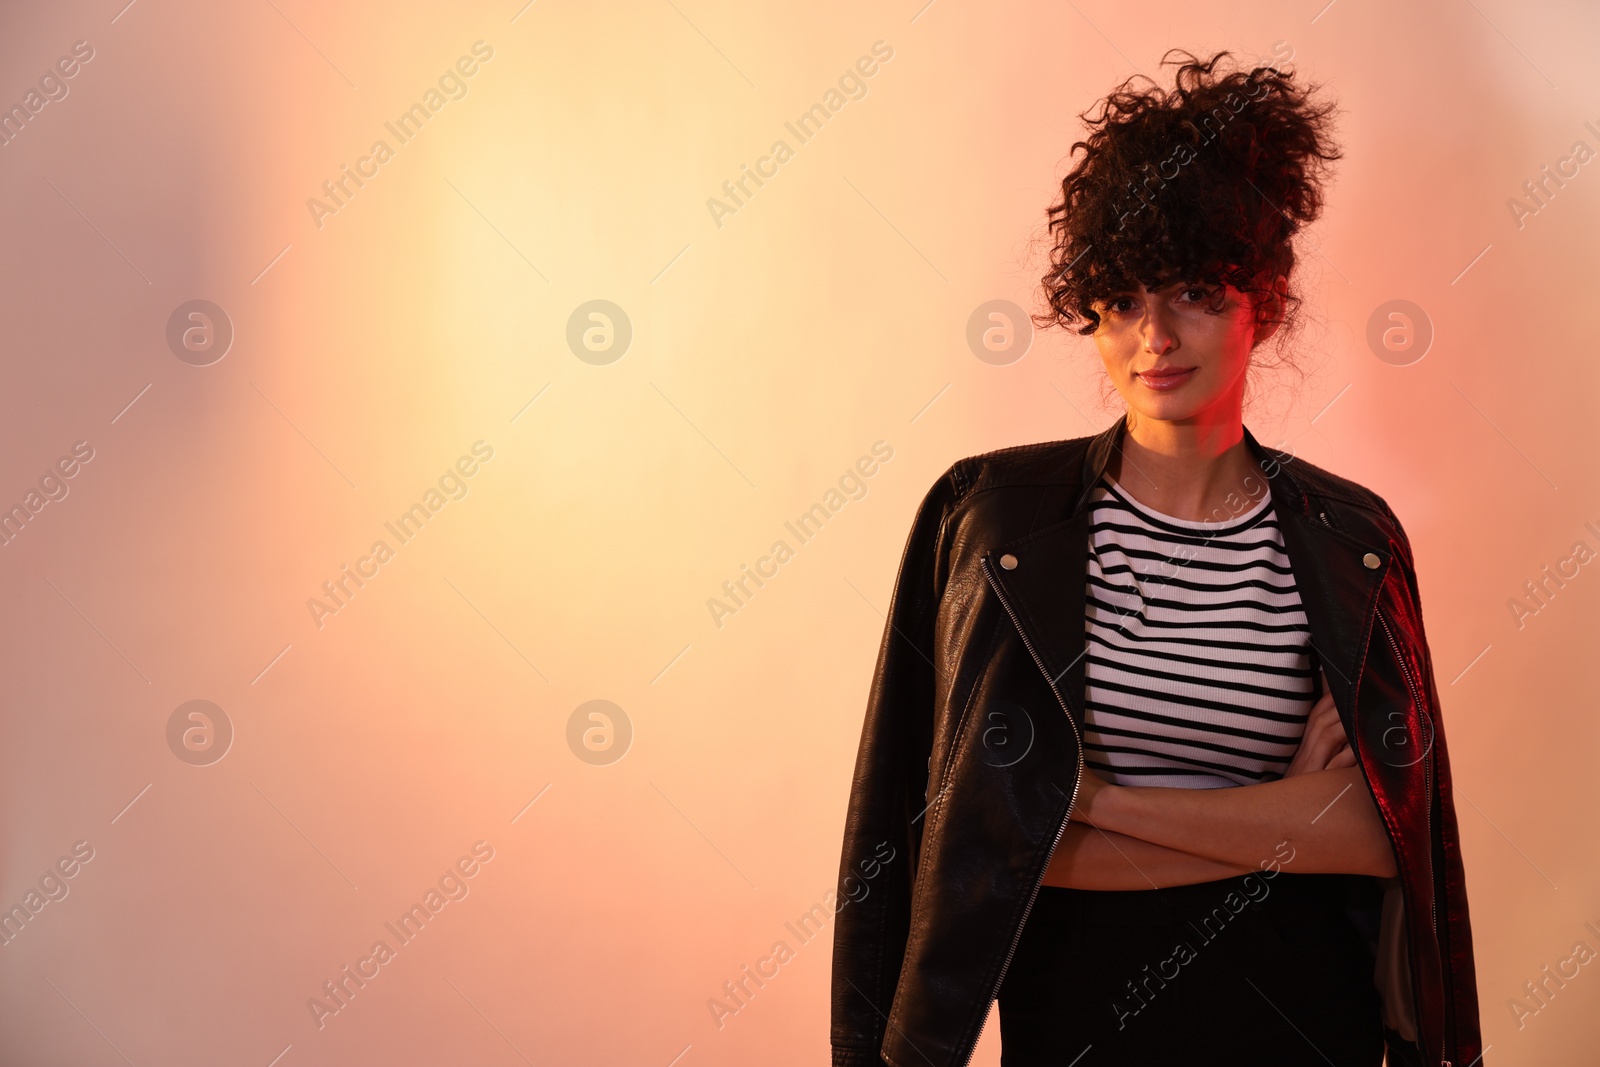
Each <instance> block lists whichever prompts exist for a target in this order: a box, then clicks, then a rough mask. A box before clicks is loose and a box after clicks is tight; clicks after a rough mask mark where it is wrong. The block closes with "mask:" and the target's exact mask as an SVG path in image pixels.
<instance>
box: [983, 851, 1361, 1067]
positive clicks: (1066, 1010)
mask: <svg viewBox="0 0 1600 1067" xmlns="http://www.w3.org/2000/svg"><path fill="white" fill-rule="evenodd" d="M1356 877H1360V876H1356V875H1342V874H1290V873H1288V872H1287V871H1282V872H1279V873H1277V874H1275V875H1272V876H1271V877H1268V872H1257V873H1252V874H1245V875H1239V876H1237V877H1234V878H1225V879H1222V880H1220V881H1214V882H1200V883H1197V884H1194V885H1182V886H1171V887H1169V888H1165V889H1148V890H1128V891H1100V890H1087V889H1061V888H1057V887H1053V886H1045V887H1044V888H1042V889H1040V890H1039V896H1038V899H1037V900H1035V902H1034V907H1033V911H1032V912H1031V913H1030V914H1029V916H1028V919H1027V923H1026V925H1025V926H1024V928H1023V931H1022V938H1021V940H1020V942H1019V943H1018V945H1017V950H1016V954H1015V956H1014V957H1013V958H1012V961H1011V966H1010V968H1009V969H1008V970H1007V972H1006V976H1005V980H1004V982H1003V984H1002V985H1001V988H1000V995H999V1000H1000V1046H1001V1059H1000V1062H1001V1064H1002V1067H1034V1065H1036V1064H1040V1065H1042V1064H1049V1065H1050V1067H1112V1065H1115V1067H1128V1065H1138V1064H1145V1063H1150V1064H1157V1063H1183V1064H1210V1063H1217V1064H1229V1065H1231V1067H1250V1065H1253V1064H1262V1065H1271V1067H1297V1065H1299V1064H1307V1065H1315V1067H1328V1065H1329V1064H1332V1065H1333V1067H1380V1065H1381V1064H1382V1063H1383V1054H1384V1046H1383V1026H1382V1016H1381V1005H1380V1003H1379V999H1378V992H1377V989H1376V988H1375V987H1374V985H1373V977H1372V972H1373V956H1372V952H1371V950H1370V949H1369V948H1368V946H1367V943H1366V942H1365V940H1364V939H1363V938H1362V936H1361V934H1360V933H1359V932H1358V931H1357V928H1356V927H1355V925H1354V924H1353V923H1352V921H1351V919H1350V917H1349V915H1348V914H1347V912H1346V900H1347V896H1346V890H1347V888H1348V886H1347V883H1348V880H1349V879H1351V878H1356Z"/></svg>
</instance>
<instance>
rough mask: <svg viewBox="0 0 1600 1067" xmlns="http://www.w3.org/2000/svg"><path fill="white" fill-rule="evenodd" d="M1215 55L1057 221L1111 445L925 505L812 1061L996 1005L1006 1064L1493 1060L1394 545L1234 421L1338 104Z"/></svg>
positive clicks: (956, 1055) (1101, 164) (1328, 484)
mask: <svg viewBox="0 0 1600 1067" xmlns="http://www.w3.org/2000/svg"><path fill="white" fill-rule="evenodd" d="M1226 54H1227V53H1221V54H1219V55H1218V56H1216V57H1214V58H1213V59H1212V60H1211V61H1209V62H1200V61H1199V60H1197V59H1195V57H1193V56H1190V57H1189V59H1190V62H1188V63H1186V64H1184V65H1183V66H1181V67H1180V68H1179V70H1178V72H1177V87H1176V89H1175V91H1173V92H1171V93H1163V92H1162V91H1160V90H1159V89H1154V88H1152V89H1151V90H1149V91H1147V92H1144V93H1135V92H1131V91H1128V90H1127V88H1126V86H1124V88H1123V89H1122V90H1120V91H1118V92H1115V93H1113V94H1111V96H1109V97H1108V98H1107V100H1106V101H1105V106H1104V110H1103V111H1102V113H1101V115H1100V116H1099V117H1098V118H1095V119H1089V120H1088V121H1089V122H1090V125H1091V126H1094V127H1095V130H1094V132H1093V133H1092V134H1091V136H1090V138H1089V139H1088V140H1087V141H1086V142H1080V143H1079V144H1078V145H1075V146H1074V149H1077V148H1084V149H1086V152H1085V157H1084V159H1083V160H1082V161H1081V162H1080V163H1079V164H1078V166H1077V167H1076V168H1075V169H1074V170H1073V172H1072V173H1071V174H1069V175H1068V176H1067V177H1066V178H1065V179H1064V181H1063V183H1062V190H1063V196H1062V200H1061V202H1060V203H1059V204H1057V205H1055V206H1054V207H1052V208H1051V212H1050V218H1051V226H1052V230H1053V232H1054V233H1055V237H1056V240H1055V246H1054V249H1053V257H1052V268H1053V269H1052V271H1051V273H1050V274H1048V275H1046V277H1045V285H1046V290H1047V295H1048V298H1049V302H1050V305H1051V309H1052V315H1051V317H1050V319H1049V320H1048V321H1055V322H1060V323H1063V324H1082V326H1081V329H1080V332H1081V333H1084V334H1088V335H1092V337H1093V339H1094V343H1095V345H1096V348H1097V350H1098V352H1099V355H1100V357H1101V359H1102V361H1103V363H1104V365H1105V370H1106V381H1107V382H1108V383H1109V385H1110V386H1111V387H1114V388H1115V389H1116V391H1117V392H1118V393H1119V394H1120V395H1121V397H1122V399H1123V401H1124V402H1125V404H1126V408H1127V412H1126V414H1125V415H1124V417H1123V419H1122V420H1120V421H1119V422H1118V423H1117V424H1116V425H1114V426H1113V427H1111V428H1110V429H1108V430H1107V431H1105V432H1104V433H1101V434H1099V435H1097V436H1096V437H1094V438H1078V439H1074V440H1070V441H1064V442H1043V443H1040V444H1037V445H1024V446H1019V447H1016V448H1010V449H1002V450H1000V451H998V452H993V453H988V454H985V455H982V456H976V457H969V458H967V459H965V460H961V461H958V462H957V463H956V464H954V465H952V467H951V468H950V469H949V470H948V471H947V472H946V473H945V475H944V476H943V477H942V478H941V479H940V480H939V482H938V483H936V484H935V486H934V487H933V488H932V489H930V491H929V493H928V495H927V497H926V498H925V499H924V501H923V504H922V507H921V509H920V510H919V512H918V516H917V519H916V522H915V523H914V525H913V529H912V534H911V537H910V539H909V540H908V543H907V547H906V553H905V557H904V559H903V560H902V564H901V572H900V577H899V579H898V581H897V583H896V589H895V596H894V602H893V604H892V605H891V609H890V618H889V620H888V625H887V626H886V627H885V631H884V640H883V644H882V646H881V648H880V653H879V660H878V667H877V671H876V674H875V676H874V680H873V688H872V693H871V697H870V700H869V704H868V709H867V717H866V724H865V727H864V730H863V735H862V743H861V749H860V754H859V757H858V761H857V766H856V775H855V780H854V784H853V789H852V793H851V803H850V811H849V816H848V820H847V824H846V830H845V848H844V856H843V862H842V865H841V876H842V877H843V878H844V879H846V880H849V879H855V880H856V882H857V884H858V885H859V884H860V879H861V878H862V877H863V872H866V876H867V877H871V878H872V879H873V881H872V882H871V883H870V885H872V886H873V887H874V888H873V889H872V892H871V894H870V895H868V896H866V897H864V898H859V899H857V898H856V897H854V896H852V900H851V906H850V907H849V908H842V909H841V910H840V912H839V915H838V921H837V923H836V926H835V942H834V946H835V948H834V1001H833V1048H834V1063H835V1064H836V1065H842V1064H875V1063H878V1062H881V1061H882V1062H889V1063H891V1064H896V1065H898V1067H912V1065H913V1064H924V1063H928V1064H936V1065H939V1067H944V1065H945V1064H963V1063H965V1062H966V1059H967V1058H968V1057H970V1055H971V1050H972V1046H973V1045H974V1044H975V1043H976V1040H977V1036H978V1032H979V1030H980V1029H981V1027H982V1025H983V1018H984V1017H985V1016H986V1015H987V1010H988V1006H989V1004H990V1002H991V1000H992V999H993V998H995V997H998V1000H999V1007H1000V1027H1001V1048H1002V1063H1003V1064H1004V1065H1005V1067H1023V1065H1031V1064H1045V1063H1049V1064H1069V1063H1070V1064H1075V1065H1077V1067H1093V1065H1097V1064H1119V1065H1120V1064H1144V1063H1158V1062H1184V1063H1212V1062H1215V1063H1219V1064H1221V1063H1229V1064H1240V1065H1244V1064H1263V1065H1267V1064H1270V1065H1275V1067H1283V1065H1293V1064H1300V1063H1306V1064H1318V1065H1321V1064H1329V1063H1331V1064H1335V1065H1338V1067H1345V1065H1350V1067H1356V1065H1363V1067H1365V1065H1371V1067H1378V1065H1380V1064H1382V1063H1383V1062H1384V1057H1385V1053H1386V1051H1387V1054H1388V1057H1389V1063H1391V1064H1396V1065H1398V1064H1434V1065H1441V1067H1469V1065H1471V1067H1477V1065H1480V1064H1482V1062H1483V1061H1482V1059H1481V1053H1480V1046H1479V1040H1480V1039H1479V1034H1478V1019H1477V999H1476V991H1475V988H1474V981H1475V979H1474V972H1473V964H1472V949H1471V932H1470V924H1469V920H1468V914H1467V904H1466V892H1465V884H1464V871H1463V867H1462V863H1461V857H1460V844H1459V837H1458V834H1457V831H1456V825H1455V815H1454V807H1453V803H1452V802H1451V798H1450V790H1449V783H1450V777H1449V767H1448V757H1447V754H1446V751H1445V747H1444V736H1443V732H1442V728H1441V724H1440V723H1439V719H1438V695H1437V691H1436V688H1435V684H1434V680H1433V671H1432V664H1431V659H1430V657H1429V655H1428V650H1427V642H1426V637H1425V634H1424V632H1423V629H1422V622H1421V609H1420V602H1419V600H1418V597H1417V592H1416V578H1415V570H1414V566H1413V563H1412V559H1411V554H1410V546H1409V544H1408V542H1407V541H1406V538H1405V534H1404V531H1403V530H1402V528H1401V527H1400V524H1399V522H1398V520H1397V519H1395V517H1394V514H1393V512H1392V511H1391V510H1390V509H1389V507H1388V505H1387V504H1386V503H1385V502H1384V501H1383V500H1382V499H1381V498H1380V497H1378V496H1377V495H1376V494H1373V493H1372V492H1371V491H1370V490H1367V489H1365V488H1364V487H1361V486H1359V485H1357V484H1355V483H1353V482H1350V481H1348V480H1346V479H1343V478H1340V477H1338V476H1337V475H1333V474H1331V473H1330V472H1327V471H1325V470H1322V469H1321V468H1318V467H1315V466H1313V465H1312V464H1309V463H1306V462H1304V461H1302V460H1296V459H1294V458H1293V457H1292V456H1290V455H1288V454H1287V453H1283V452H1280V451H1278V450H1275V449H1266V448H1263V447H1262V446H1261V445H1260V444H1259V442H1257V441H1256V440H1255V438H1254V436H1253V435H1252V434H1250V432H1249V431H1248V430H1247V429H1246V428H1245V427H1244V425H1243V419H1242V410H1243V402H1244V390H1245V382H1246V376H1247V371H1248V370H1249V368H1250V367H1251V366H1252V364H1253V363H1255V362H1257V360H1258V356H1257V347H1258V346H1259V345H1260V344H1261V343H1262V342H1264V341H1266V340H1267V339H1268V338H1271V337H1273V336H1274V335H1275V334H1278V333H1279V331H1280V328H1282V327H1285V326H1291V327H1292V325H1293V315H1292V311H1293V309H1294V307H1295V306H1296V305H1297V304H1298V300H1297V298H1296V297H1295V295H1294V292H1293V289H1292V287H1291V286H1290V283H1289V279H1290V277H1291V275H1292V273H1293V266H1294V262H1295V257H1294V252H1293V250H1292V247H1291V238H1292V237H1293V235H1294V234H1295V232H1296V231H1297V230H1298V228H1299V227H1300V226H1302V225H1304V224H1305V223H1307V222H1309V221H1311V220H1312V219H1314V218H1315V217H1316V216H1317V215H1318V214H1319V213H1320V207H1321V192H1320V187H1319V184H1318V180H1317V177H1318V174H1317V172H1318V170H1319V168H1320V167H1321V166H1322V165H1323V164H1324V163H1326V162H1327V161H1329V160H1332V159H1336V158H1338V153H1337V152H1336V151H1335V150H1334V149H1333V148H1332V146H1331V145H1330V143H1329V141H1328V135H1327V132H1326V124H1327V117H1328V115H1329V114H1330V112H1331V110H1332V109H1331V107H1327V106H1318V105H1314V104H1313V103H1312V102H1311V101H1310V99H1309V96H1308V91H1307V90H1302V89H1300V88H1299V87H1297V86H1296V85H1295V84H1294V83H1293V79H1292V76H1291V75H1287V74H1283V73H1281V72H1279V71H1277V70H1275V69H1273V68H1256V69H1255V70H1252V71H1249V72H1236V73H1232V74H1227V75H1225V76H1223V75H1219V74H1217V73H1216V67H1217V64H1218V62H1219V60H1220V59H1221V58H1222V56H1224V55H1226ZM1281 339H1282V335H1280V341H1281ZM869 852H871V853H872V855H873V856H875V857H877V859H881V858H882V856H884V855H886V854H890V855H892V856H894V857H896V858H897V859H898V862H896V859H891V860H890V861H888V862H886V863H882V864H879V863H878V862H877V860H876V859H873V858H872V857H869V855H868V853H869ZM869 863H870V864H871V865H872V866H871V867H870V870H869V868H868V866H867V864H869ZM880 1056H881V1058H882V1060H881V1061H880V1059H879V1057H880Z"/></svg>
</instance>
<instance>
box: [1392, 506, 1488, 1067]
mask: <svg viewBox="0 0 1600 1067" xmlns="http://www.w3.org/2000/svg"><path fill="white" fill-rule="evenodd" d="M1384 511H1385V512H1386V513H1387V515H1388V517H1389V521H1390V523H1391V524H1392V525H1393V526H1394V531H1395V547H1396V559H1397V561H1398V562H1399V563H1400V565H1401V567H1402V569H1403V572H1404V574H1405V578H1406V586H1407V588H1408V589H1409V590H1410V592H1411V609H1412V614H1413V616H1414V617H1415V618H1416V620H1417V641H1418V643H1419V644H1420V645H1421V656H1422V676H1423V684H1424V685H1425V686H1426V687H1427V693H1428V706H1429V707H1431V708H1432V709H1433V711H1434V716H1433V750H1432V752H1433V767H1434V778H1433V782H1434V797H1433V804H1434V805H1435V811H1436V813H1437V816H1438V819H1439V831H1440V832H1439V842H1438V843H1437V844H1436V845H1435V856H1434V862H1435V864H1436V866H1437V867H1438V868H1439V869H1440V870H1442V871H1443V872H1444V884H1445V893H1446V898H1445V899H1444V900H1443V901H1440V903H1439V911H1440V921H1441V924H1442V925H1443V926H1444V929H1443V930H1442V931H1441V932H1442V933H1443V934H1444V937H1445V940H1446V944H1445V946H1444V951H1445V952H1446V953H1447V959H1448V964H1449V966H1448V967H1447V968H1446V972H1445V981H1446V982H1447V983H1449V989H1450V998H1449V1000H1450V1011H1451V1015H1452V1018H1451V1020H1450V1024H1451V1029H1452V1030H1453V1032H1454V1035H1455V1041H1456V1045H1457V1048H1456V1053H1457V1056H1458V1058H1459V1062H1462V1063H1476V1064H1477V1065H1478V1067H1483V1061H1482V1060H1481V1058H1480V1059H1476V1060H1475V1059H1474V1057H1479V1056H1481V1052H1482V1034H1481V1032H1480V1024H1479V1019H1478V983H1477V972H1476V967H1475V965H1474V961H1473V952H1472V924H1471V918H1470V916H1469V914H1468V909H1467V886H1466V868H1465V864H1464V862H1463V859H1462V856H1461V835H1460V831H1459V830H1458V828H1457V825H1456V809H1455V798H1454V789H1453V787H1452V781H1451V776H1450V754H1449V750H1448V748H1447V747H1446V745H1445V729H1444V710H1443V708H1442V706H1441V705H1440V703H1439V687H1438V683H1437V681H1436V679H1435V678H1434V673H1433V653H1432V651H1431V650H1430V649H1429V647H1428V636H1427V632H1426V631H1425V629H1424V627H1423V621H1422V594H1421V591H1420V590H1419V588H1418V586H1417V571H1416V563H1415V560H1414V559H1413V558H1412V555H1411V542H1410V540H1409V539H1408V538H1407V537H1406V532H1405V528H1404V527H1402V526H1401V525H1400V519H1399V518H1398V517H1397V516H1396V515H1395V513H1394V511H1393V509H1391V508H1390V507H1389V505H1388V504H1387V503H1384Z"/></svg>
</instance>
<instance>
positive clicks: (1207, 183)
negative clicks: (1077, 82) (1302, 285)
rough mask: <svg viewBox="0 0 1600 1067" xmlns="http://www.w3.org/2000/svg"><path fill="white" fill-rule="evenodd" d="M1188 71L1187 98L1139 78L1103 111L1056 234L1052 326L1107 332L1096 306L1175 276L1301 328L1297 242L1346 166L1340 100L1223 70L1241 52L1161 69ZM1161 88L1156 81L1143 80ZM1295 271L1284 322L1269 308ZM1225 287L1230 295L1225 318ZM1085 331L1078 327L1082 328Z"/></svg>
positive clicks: (1071, 177)
mask: <svg viewBox="0 0 1600 1067" xmlns="http://www.w3.org/2000/svg"><path fill="white" fill-rule="evenodd" d="M1174 54H1177V55H1179V56H1183V57H1187V59H1188V62H1186V63H1183V64H1182V65H1181V66H1179V67H1178V70H1177V74H1176V76H1175V78H1174V82H1175V85H1174V88H1173V89H1172V90H1171V91H1164V90H1162V89H1161V88H1160V87H1159V86H1157V85H1156V84H1155V83H1154V82H1151V83H1150V84H1151V87H1150V88H1149V89H1146V90H1143V91H1135V90H1134V89H1133V88H1131V87H1132V86H1133V85H1134V84H1135V82H1137V81H1139V80H1140V79H1141V78H1143V76H1142V75H1140V76H1135V77H1133V78H1129V79H1127V80H1126V81H1124V82H1123V83H1122V84H1121V85H1120V86H1118V87H1117V88H1116V89H1115V90H1114V91H1113V92H1111V93H1110V94H1109V95H1108V96H1107V97H1106V98H1105V99H1104V100H1103V101H1101V105H1102V106H1101V109H1100V113H1099V115H1097V116H1091V114H1090V112H1091V111H1093V110H1094V109H1093V108H1091V109H1090V110H1089V111H1085V112H1083V113H1081V114H1080V115H1079V116H1078V117H1079V118H1080V119H1082V120H1083V121H1084V122H1085V123H1086V124H1087V125H1088V126H1089V127H1090V129H1091V132H1090V134H1089V137H1088V139H1087V140H1083V141H1078V142H1076V143H1074V144H1073V146H1072V149H1071V152H1069V157H1070V156H1071V155H1073V154H1075V153H1076V152H1077V151H1078V150H1079V149H1082V150H1083V153H1084V156H1083V159H1082V160H1081V161H1079V162H1078V163H1077V164H1076V165H1075V166H1074V168H1073V169H1072V171H1071V172H1070V173H1069V174H1067V176H1066V177H1065V178H1063V179H1062V182H1061V199H1060V201H1059V202H1057V203H1055V204H1052V205H1051V207H1050V209H1049V212H1048V219H1049V230H1050V234H1051V238H1052V240H1053V242H1054V245H1053V247H1052V249H1051V254H1050V272H1049V273H1048V274H1046V275H1045V276H1044V277H1043V278H1042V279H1041V281H1042V283H1043V288H1044V293H1045V296H1046V298H1047V299H1048V302H1049V305H1050V312H1049V313H1048V314H1045V315H1040V316H1035V317H1034V321H1035V324H1036V325H1037V326H1039V327H1040V328H1041V329H1043V328H1046V327H1048V326H1051V325H1055V324H1059V325H1061V326H1063V327H1066V328H1073V327H1077V328H1076V331H1075V332H1077V333H1078V334H1080V335H1088V334H1092V333H1094V332H1095V331H1096V330H1097V329H1098V328H1099V324H1100V316H1099V314H1098V313H1097V312H1096V311H1095V310H1094V306H1093V305H1094V304H1096V303H1097V302H1099V301H1101V300H1104V299H1105V298H1106V297H1108V296H1110V295H1111V294H1113V293H1118V292H1126V291H1128V290H1132V289H1136V288H1138V287H1139V285H1145V286H1148V287H1150V288H1152V289H1154V288H1160V287H1161V286H1162V285H1164V284H1166V283H1168V282H1171V281H1176V280H1182V281H1186V282H1200V283H1206V284H1218V283H1225V284H1227V285H1231V286H1233V287H1234V288H1235V289H1237V290H1239V291H1241V292H1242V293H1247V294H1250V295H1251V296H1252V297H1253V305H1254V307H1255V309H1256V314H1257V322H1258V323H1262V322H1267V321H1276V322H1278V323H1280V324H1282V323H1285V322H1290V321H1292V320H1293V319H1294V318H1295V315H1294V312H1295V311H1296V310H1297V309H1298V307H1299V305H1300V303H1301V300H1300V297H1299V295H1298V293H1297V292H1296V291H1295V289H1294V287H1293V286H1292V285H1289V283H1288V280H1287V279H1288V278H1289V276H1290V275H1291V272H1292V270H1293V267H1294V265H1295V251H1294V247H1293V243H1292V239H1293V237H1294V236H1295V234H1296V233H1297V232H1298V231H1299V230H1300V229H1301V227H1303V226H1305V225H1307V224H1308V223H1310V222H1312V221H1313V220H1314V219H1316V218H1317V217H1318V215H1320V214H1321V211H1322V206H1323V197H1322V176H1323V173H1324V171H1325V170H1326V168H1327V165H1328V163H1329V162H1331V161H1332V160H1335V159H1338V158H1340V153H1339V152H1338V151H1337V150H1336V149H1335V148H1334V146H1333V144H1332V141H1331V138H1330V134H1329V126H1330V123H1331V118H1330V116H1331V115H1332V114H1333V113H1334V112H1335V110H1336V109H1335V106H1334V105H1333V104H1331V103H1317V102H1314V101H1313V100H1312V99H1311V97H1312V94H1313V93H1314V92H1315V91H1316V89H1317V88H1318V87H1317V86H1314V85H1313V86H1307V87H1305V88H1301V87H1300V86H1297V85H1296V84H1295V83H1294V80H1293V77H1294V76H1293V74H1292V73H1285V72H1283V71H1280V70H1279V69H1278V68H1276V67H1272V66H1258V67H1255V68H1253V69H1251V70H1249V71H1242V70H1236V71H1234V72H1232V73H1226V74H1223V73H1220V72H1219V73H1214V71H1215V70H1216V68H1217V66H1218V64H1219V62H1220V61H1221V60H1222V59H1223V57H1225V56H1228V55H1230V53H1228V52H1225V51H1224V52H1218V53H1217V54H1216V55H1214V56H1213V57H1212V58H1211V59H1210V60H1209V61H1204V62H1202V61H1201V60H1200V59H1199V58H1198V57H1197V56H1195V55H1193V54H1192V53H1190V52H1187V51H1185V50H1183V49H1172V50H1171V51H1169V52H1168V53H1167V54H1166V57H1163V59H1162V64H1163V65H1167V64H1169V63H1170V64H1177V62H1178V61H1177V60H1176V59H1171V58H1168V57H1171V56H1173V55H1174ZM1143 80H1144V81H1147V82H1149V81H1150V79H1149V78H1143ZM1279 275H1283V276H1284V277H1285V282H1284V283H1282V284H1283V288H1282V289H1281V292H1282V295H1283V297H1284V303H1283V305H1282V308H1283V317H1282V318H1280V319H1277V320H1270V319H1267V318H1266V317H1265V316H1266V315H1267V314H1268V311H1267V310H1266V308H1264V307H1263V306H1262V301H1263V300H1264V299H1265V298H1267V297H1268V296H1269V295H1270V294H1271V292H1272V291H1273V286H1274V281H1275V279H1276V278H1277V276H1279ZM1225 297H1226V291H1225V290H1223V289H1221V288H1220V286H1219V288H1218V292H1217V293H1216V295H1215V303H1214V304H1213V305H1212V309H1213V310H1220V307H1221V302H1222V300H1224V299H1225ZM1080 323H1081V324H1083V325H1081V326H1080V325H1079V324H1080Z"/></svg>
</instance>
